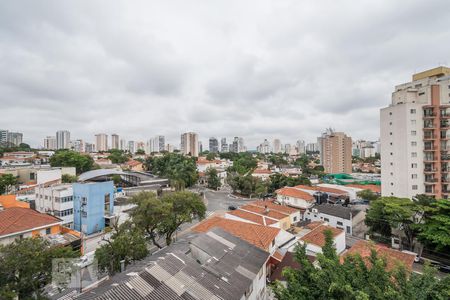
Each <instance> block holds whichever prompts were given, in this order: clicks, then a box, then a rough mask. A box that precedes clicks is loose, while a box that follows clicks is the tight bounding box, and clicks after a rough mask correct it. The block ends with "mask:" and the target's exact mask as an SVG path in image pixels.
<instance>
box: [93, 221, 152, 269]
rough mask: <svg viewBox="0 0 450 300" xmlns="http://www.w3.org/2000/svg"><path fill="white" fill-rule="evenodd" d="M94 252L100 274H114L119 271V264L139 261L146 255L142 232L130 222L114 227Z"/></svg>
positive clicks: (145, 244)
mask: <svg viewBox="0 0 450 300" xmlns="http://www.w3.org/2000/svg"><path fill="white" fill-rule="evenodd" d="M104 241H105V244H103V245H101V246H100V248H97V250H96V251H95V258H96V259H97V260H98V268H99V270H100V271H102V272H105V271H106V272H108V273H109V274H114V273H116V272H118V271H120V262H121V261H122V260H123V261H125V265H128V264H130V263H131V262H133V261H136V260H141V259H143V258H144V257H146V256H147V254H148V249H147V243H146V241H145V237H144V234H143V230H142V229H141V228H139V227H138V226H135V225H134V224H133V223H131V222H128V221H127V222H125V223H122V224H121V225H119V226H115V227H114V230H113V233H112V235H111V238H109V239H105V240H104Z"/></svg>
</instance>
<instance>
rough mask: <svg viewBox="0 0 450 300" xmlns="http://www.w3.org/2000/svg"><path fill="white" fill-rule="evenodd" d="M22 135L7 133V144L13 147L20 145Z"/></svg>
mask: <svg viewBox="0 0 450 300" xmlns="http://www.w3.org/2000/svg"><path fill="white" fill-rule="evenodd" d="M22 141H23V134H22V133H20V132H8V143H9V144H12V145H14V146H19V145H20V144H22Z"/></svg>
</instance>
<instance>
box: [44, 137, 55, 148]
mask: <svg viewBox="0 0 450 300" xmlns="http://www.w3.org/2000/svg"><path fill="white" fill-rule="evenodd" d="M44 149H46V150H56V136H47V137H46V138H45V139H44Z"/></svg>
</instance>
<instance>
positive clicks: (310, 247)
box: [299, 222, 345, 256]
mask: <svg viewBox="0 0 450 300" xmlns="http://www.w3.org/2000/svg"><path fill="white" fill-rule="evenodd" d="M326 230H329V231H331V233H332V236H333V244H334V247H335V248H336V252H337V253H338V254H340V253H342V252H343V251H344V250H345V232H344V230H342V229H338V228H334V227H331V226H328V225H327V224H326V223H323V222H312V223H310V224H308V225H307V226H306V228H305V230H304V231H303V232H302V233H300V236H299V237H300V242H301V243H306V253H307V254H308V255H313V256H315V255H317V254H318V253H322V247H323V246H325V234H324V231H326Z"/></svg>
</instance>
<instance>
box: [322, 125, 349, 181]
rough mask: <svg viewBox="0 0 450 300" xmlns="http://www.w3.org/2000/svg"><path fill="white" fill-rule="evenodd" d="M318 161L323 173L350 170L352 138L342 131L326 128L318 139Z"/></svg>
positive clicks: (347, 171) (346, 171)
mask: <svg viewBox="0 0 450 300" xmlns="http://www.w3.org/2000/svg"><path fill="white" fill-rule="evenodd" d="M317 140H318V144H319V151H320V163H321V164H322V166H323V167H324V169H325V173H347V174H349V173H351V172H352V138H351V137H349V136H347V135H345V133H343V132H335V131H334V130H332V129H327V131H326V132H325V133H323V134H322V136H321V137H319V138H318V139H317Z"/></svg>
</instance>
